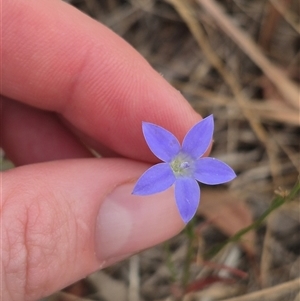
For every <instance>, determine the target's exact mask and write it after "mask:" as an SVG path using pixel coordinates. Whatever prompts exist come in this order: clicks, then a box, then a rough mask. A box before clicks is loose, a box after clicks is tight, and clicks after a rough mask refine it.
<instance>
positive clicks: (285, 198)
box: [204, 181, 300, 258]
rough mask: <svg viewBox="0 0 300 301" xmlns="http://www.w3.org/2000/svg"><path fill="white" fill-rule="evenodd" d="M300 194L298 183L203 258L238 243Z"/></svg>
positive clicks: (299, 183) (299, 184)
mask: <svg viewBox="0 0 300 301" xmlns="http://www.w3.org/2000/svg"><path fill="white" fill-rule="evenodd" d="M299 192H300V182H299V181H298V182H297V183H296V185H295V186H294V187H293V189H292V190H291V191H290V192H289V194H288V195H286V196H281V195H278V196H276V197H275V199H274V200H273V202H272V203H271V205H270V207H269V208H268V209H267V210H266V211H265V212H264V213H263V214H262V215H261V216H260V217H259V218H258V219H257V220H256V221H255V222H254V223H252V224H251V225H250V226H248V227H246V228H244V229H242V230H240V231H238V232H237V233H236V234H235V235H234V236H232V237H230V238H229V239H228V240H226V241H225V242H223V243H221V244H218V245H216V246H215V247H213V248H211V249H210V250H209V251H208V252H206V253H205V254H204V258H211V257H213V256H215V255H216V254H217V253H218V252H219V251H220V250H221V249H223V248H224V247H225V246H226V245H227V244H229V243H231V242H237V241H239V240H240V239H241V238H242V236H243V235H244V234H246V233H247V232H249V231H252V230H256V229H258V228H259V227H260V226H261V224H262V223H263V222H264V220H265V219H266V218H267V217H268V216H269V215H270V213H272V212H273V211H274V210H275V209H277V208H279V207H280V206H282V205H283V204H284V203H286V202H288V201H291V200H293V199H294V198H295V197H296V196H297V194H298V193H299Z"/></svg>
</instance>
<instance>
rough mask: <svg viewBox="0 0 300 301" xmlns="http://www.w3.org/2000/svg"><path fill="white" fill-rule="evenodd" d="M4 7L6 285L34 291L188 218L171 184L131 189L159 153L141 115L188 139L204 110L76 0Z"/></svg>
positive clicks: (21, 293) (152, 239)
mask: <svg viewBox="0 0 300 301" xmlns="http://www.w3.org/2000/svg"><path fill="white" fill-rule="evenodd" d="M2 8H3V9H2V25H3V34H2V50H1V51H2V78H1V81H2V87H1V95H2V111H3V114H1V115H2V116H1V122H2V127H1V136H2V139H1V147H2V148H3V149H4V150H5V152H6V154H7V156H8V157H9V158H10V159H11V160H12V161H13V162H14V163H15V164H16V166H17V167H16V168H14V169H11V170H9V171H6V172H3V173H2V174H1V177H2V188H3V189H2V194H1V226H2V230H1V243H2V244H1V273H2V278H1V281H2V283H1V292H2V299H3V300H36V299H39V298H41V297H44V296H47V295H50V294H51V293H53V292H55V291H57V290H59V289H61V288H63V287H65V286H67V285H69V284H71V283H73V282H75V281H76V280H79V279H81V278H83V277H86V276H87V275H88V274H90V273H92V272H93V271H96V270H97V269H99V268H103V267H105V266H108V265H111V264H113V263H115V262H117V261H120V260H122V259H124V258H126V257H128V256H130V254H133V253H136V252H138V251H140V250H143V249H145V248H148V247H151V246H153V245H156V244H158V243H160V242H162V241H164V240H166V239H168V238H170V237H172V236H174V235H175V234H177V233H178V232H179V231H180V230H181V229H182V228H183V227H184V224H183V222H182V220H181V218H180V216H179V213H178V211H177V208H176V205H175V201H174V195H173V191H172V188H171V189H169V190H167V191H166V192H163V193H161V194H157V195H152V196H147V197H137V196H133V195H131V191H132V188H133V185H134V183H135V181H136V180H137V179H138V178H139V176H140V175H141V174H142V173H143V172H144V171H145V170H146V169H147V168H148V167H149V164H151V163H153V162H156V161H155V160H156V159H155V158H154V156H153V155H152V154H151V152H150V151H149V149H148V147H147V145H146V143H145V141H144V139H143V136H142V132H141V124H142V121H149V122H153V123H156V124H159V125H161V126H163V127H164V128H166V129H168V130H170V131H171V132H172V133H174V134H175V135H176V136H177V137H178V139H179V140H182V138H183V137H184V135H185V134H186V132H187V131H188V129H189V128H190V127H192V126H193V125H194V124H195V123H196V122H198V121H199V120H200V119H201V117H200V116H199V115H198V114H197V113H195V112H194V111H193V110H192V108H191V107H190V105H189V104H188V103H187V102H186V100H185V99H184V98H183V96H182V95H181V94H180V93H179V92H178V91H177V90H175V89H174V88H172V87H171V86H170V85H169V84H168V83H167V82H166V81H165V80H164V79H163V77H162V76H161V75H159V74H158V73H157V72H155V71H154V70H153V69H152V68H151V67H150V66H149V64H148V63H147V62H146V61H145V60H144V59H143V58H142V57H141V56H140V55H139V54H138V53H137V52H136V51H135V50H134V49H133V48H132V47H131V46H129V45H128V44H127V43H126V42H125V41H124V40H122V39H121V38H120V37H118V36H117V35H116V34H114V33H113V32H112V31H110V30H109V29H107V28H106V27H105V26H103V25H101V24H100V23H98V22H96V21H94V20H92V19H90V18H89V17H88V16H86V15H84V14H82V13H81V12H79V11H77V10H76V9H75V8H73V7H71V6H70V5H68V4H66V3H64V2H61V1H58V0H10V1H3V4H2ZM82 142H84V143H82ZM85 145H89V146H91V147H92V148H94V149H95V150H97V151H98V152H100V153H101V154H103V156H104V157H105V158H101V159H99V158H93V156H92V154H91V153H90V151H89V150H88V148H87V147H86V146H85ZM35 163H38V164H35Z"/></svg>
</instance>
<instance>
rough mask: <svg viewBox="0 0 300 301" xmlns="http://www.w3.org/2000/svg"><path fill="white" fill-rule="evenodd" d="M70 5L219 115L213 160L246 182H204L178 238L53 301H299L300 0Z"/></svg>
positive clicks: (94, 0)
mask: <svg viewBox="0 0 300 301" xmlns="http://www.w3.org/2000/svg"><path fill="white" fill-rule="evenodd" d="M67 2H69V3H70V4H71V5H74V6H75V7H77V8H78V9H80V10H81V11H83V12H84V13H86V14H88V15H89V16H91V17H92V18H94V19H97V20H99V22H101V23H103V24H105V25H107V26H108V27H110V28H111V29H112V30H113V31H115V32H116V33H117V34H118V35H120V36H122V37H123V38H124V39H125V40H127V41H128V42H129V43H130V44H131V45H132V46H133V47H134V48H135V49H137V51H139V52H140V53H141V54H142V55H143V56H144V57H145V58H146V59H147V60H148V62H149V63H150V64H151V65H152V66H153V68H154V69H155V70H157V71H158V72H159V73H160V74H161V75H162V76H163V77H164V78H165V79H166V80H167V81H169V82H170V84H171V85H173V86H174V87H175V88H176V89H178V90H179V91H180V92H181V93H182V94H183V95H184V96H185V97H186V99H187V100H188V101H189V102H190V103H191V105H192V106H193V107H194V108H195V110H196V111H198V112H199V113H200V114H201V115H202V116H207V115H208V114H211V113H213V114H214V117H215V134H214V147H213V151H212V155H213V156H214V157H217V158H219V159H221V160H223V161H225V162H227V163H228V164H229V165H230V166H231V167H233V168H234V170H235V171H236V172H237V173H238V177H237V179H236V180H234V181H233V182H232V183H231V184H230V185H224V186H220V187H218V188H213V189H212V188H211V187H210V188H209V187H204V185H203V186H202V197H201V205H200V207H199V210H198V214H197V216H196V217H195V218H194V220H193V221H192V222H191V223H190V224H189V225H188V226H187V228H186V230H185V231H183V233H181V234H180V235H178V236H177V237H175V238H173V239H172V240H170V241H169V242H167V243H165V244H162V245H160V246H156V247H154V248H152V249H149V250H146V251H144V252H141V253H140V254H137V255H135V256H133V257H131V258H130V259H128V260H126V261H123V262H121V263H118V264H116V265H115V266H112V267H110V268H107V269H105V270H103V271H99V272H96V273H94V274H93V275H91V276H89V277H87V278H86V279H84V280H82V281H79V282H78V283H76V284H74V285H72V286H70V287H68V288H66V289H65V290H63V291H61V292H57V293H56V294H54V295H52V296H50V297H49V298H46V299H45V300H47V301H50V300H64V301H67V300H103V301H104V300H105V301H123V300H124V301H126V300H128V301H144V300H145V301H147V300H157V301H158V300H160V301H163V300H165V301H167V300H168V301H171V300H185V301H192V300H195V301H196V300H199V301H208V300H209V301H214V300H228V301H250V300H268V301H275V300H276V301H277V300H278V301H279V300H280V301H297V300H298V301H299V300H300V292H299V291H300V280H299V278H298V279H297V277H299V275H300V220H299V219H300V209H299V204H300V203H299V196H298V195H297V191H298V190H299V186H297V185H296V186H295V183H297V178H298V175H299V168H300V166H299V133H300V131H299V98H300V95H299V93H300V92H299V81H300V35H299V34H300V4H299V1H298V0H251V1H249V0H224V1H221V0H220V1H216V0H165V1H164V0H127V1H126V0H69V1H67ZM99 38H101V37H99ZM162 101H163V100H162ZM1 156H4V154H1ZM3 162H4V164H3V168H4V169H6V168H9V167H10V166H11V165H10V164H11V163H9V161H7V160H5V158H4V161H3ZM293 187H294V189H293Z"/></svg>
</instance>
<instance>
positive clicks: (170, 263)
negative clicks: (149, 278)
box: [164, 241, 177, 283]
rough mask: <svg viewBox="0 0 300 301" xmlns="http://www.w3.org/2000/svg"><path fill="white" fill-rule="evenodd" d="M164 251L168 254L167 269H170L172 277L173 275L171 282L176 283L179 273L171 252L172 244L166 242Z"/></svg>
mask: <svg viewBox="0 0 300 301" xmlns="http://www.w3.org/2000/svg"><path fill="white" fill-rule="evenodd" d="M164 249H165V253H166V254H167V263H166V265H167V268H168V269H169V272H170V275H171V277H170V278H171V282H173V283H174V282H176V281H177V273H176V269H175V266H174V263H173V261H172V258H171V257H172V252H171V250H170V242H169V241H166V242H165V243H164Z"/></svg>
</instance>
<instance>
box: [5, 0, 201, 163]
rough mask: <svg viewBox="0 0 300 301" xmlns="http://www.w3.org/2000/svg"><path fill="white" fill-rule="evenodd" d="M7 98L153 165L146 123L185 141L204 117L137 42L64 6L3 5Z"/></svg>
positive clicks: (22, 1)
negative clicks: (144, 133)
mask: <svg viewBox="0 0 300 301" xmlns="http://www.w3.org/2000/svg"><path fill="white" fill-rule="evenodd" d="M2 20H3V22H2V24H4V26H5V30H3V39H2V41H3V42H2V45H3V49H2V59H3V68H2V70H3V77H2V93H3V94H4V95H5V96H8V97H10V98H14V99H16V100H19V101H21V102H24V103H26V104H29V105H32V106H35V107H38V108H41V109H45V110H50V111H55V112H57V113H60V114H62V115H63V116H64V118H66V119H67V120H68V122H70V123H71V124H72V125H73V126H75V127H76V128H77V129H78V130H79V131H81V132H83V133H85V134H86V135H88V136H89V137H91V138H92V139H95V140H97V141H101V143H103V144H105V145H106V146H107V147H109V148H110V149H112V150H114V151H116V152H118V153H120V154H121V155H123V156H126V157H131V158H135V159H140V160H148V159H149V158H150V152H149V151H148V148H147V146H146V144H145V142H144V140H143V137H142V134H141V133H142V132H141V123H142V121H150V122H153V123H156V124H159V125H161V126H163V127H165V128H167V129H168V130H170V131H172V132H173V133H174V134H175V135H176V136H177V137H178V138H179V140H181V139H182V138H183V136H184V135H185V133H186V132H187V130H188V129H189V127H191V125H193V124H194V123H195V122H197V121H198V120H199V119H200V117H199V115H198V114H196V113H195V112H194V111H193V110H192V108H191V107H190V105H189V104H188V103H187V102H186V101H185V99H184V98H183V97H182V95H181V94H180V93H179V92H178V91H177V90H175V89H174V88H172V87H171V86H170V85H169V84H168V83H167V82H166V81H165V80H164V79H163V78H162V76H161V75H159V74H158V73H156V72H155V71H154V70H153V69H152V68H151V66H150V65H149V64H148V63H147V62H146V61H145V60H144V59H143V58H142V56H140V55H139V54H138V53H137V52H136V51H135V50H134V49H133V48H132V47H131V46H130V45H129V44H127V43H126V42H125V41H124V40H123V39H121V38H120V37H118V36H117V35H116V34H114V33H113V32H112V31H111V30H109V29H108V28H106V27H105V26H103V25H101V24H100V23H98V22H96V21H94V20H92V19H91V18H89V17H87V16H85V15H84V14H82V13H81V12H79V11H77V10H76V9H75V8H73V7H71V6H70V5H68V4H66V3H64V2H62V1H53V0H51V1H48V0H45V1H35V0H10V1H6V2H4V3H3V19H2Z"/></svg>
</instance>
